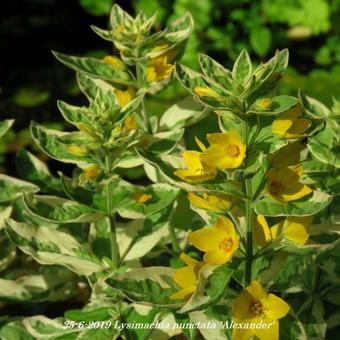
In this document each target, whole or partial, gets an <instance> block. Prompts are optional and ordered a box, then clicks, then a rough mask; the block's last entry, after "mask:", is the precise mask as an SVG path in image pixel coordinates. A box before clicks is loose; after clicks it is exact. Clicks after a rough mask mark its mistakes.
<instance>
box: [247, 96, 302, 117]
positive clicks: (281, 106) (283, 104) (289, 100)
mask: <svg viewBox="0 0 340 340" xmlns="http://www.w3.org/2000/svg"><path fill="white" fill-rule="evenodd" d="M271 101H272V104H271V106H270V108H269V109H267V110H266V109H264V108H261V107H260V106H258V104H257V103H256V102H255V103H254V104H253V105H252V106H251V107H250V109H249V111H247V114H248V115H261V116H278V115H279V114H280V113H283V112H285V111H287V110H288V109H290V108H292V107H293V106H295V105H296V104H297V103H298V102H299V101H298V99H297V98H294V97H291V96H277V97H274V98H271Z"/></svg>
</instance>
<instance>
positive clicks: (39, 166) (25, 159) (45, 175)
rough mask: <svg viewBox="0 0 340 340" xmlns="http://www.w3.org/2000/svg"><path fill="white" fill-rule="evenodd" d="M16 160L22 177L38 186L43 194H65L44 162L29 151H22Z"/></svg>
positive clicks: (58, 181)
mask: <svg viewBox="0 0 340 340" xmlns="http://www.w3.org/2000/svg"><path fill="white" fill-rule="evenodd" d="M15 160H16V168H17V171H18V173H19V175H20V177H22V178H23V179H25V180H27V181H30V182H32V183H34V184H36V185H38V186H39V187H40V190H41V191H42V192H43V193H48V194H54V195H63V194H64V192H63V190H62V187H61V184H60V180H59V179H58V178H56V177H54V176H53V175H52V174H51V172H50V170H49V169H48V167H47V165H46V164H45V163H44V162H42V161H41V160H40V159H39V158H37V157H35V156H34V155H33V154H31V153H30V152H29V151H27V150H25V149H20V150H19V151H18V152H17V154H16V159H15Z"/></svg>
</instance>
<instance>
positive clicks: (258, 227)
mask: <svg viewBox="0 0 340 340" xmlns="http://www.w3.org/2000/svg"><path fill="white" fill-rule="evenodd" d="M253 228H254V229H253V231H254V239H255V242H256V243H257V244H258V245H259V246H260V247H264V246H265V245H267V244H268V243H269V242H271V241H272V240H273V236H272V233H271V231H270V228H269V225H268V223H267V221H266V219H265V218H264V216H263V215H257V216H256V220H255V223H254V226H253Z"/></svg>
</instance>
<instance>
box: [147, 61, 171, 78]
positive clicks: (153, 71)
mask: <svg viewBox="0 0 340 340" xmlns="http://www.w3.org/2000/svg"><path fill="white" fill-rule="evenodd" d="M173 67H174V65H172V64H168V57H167V56H166V55H164V56H162V57H159V58H156V59H153V60H152V61H151V63H150V66H148V67H147V68H146V77H147V79H148V80H149V81H150V82H154V81H161V80H164V79H167V78H168V77H169V76H170V74H171V72H172V69H173Z"/></svg>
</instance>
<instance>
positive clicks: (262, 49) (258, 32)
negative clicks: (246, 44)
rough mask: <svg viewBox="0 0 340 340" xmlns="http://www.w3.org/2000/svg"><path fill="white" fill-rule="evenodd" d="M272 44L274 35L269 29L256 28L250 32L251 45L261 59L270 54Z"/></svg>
mask: <svg viewBox="0 0 340 340" xmlns="http://www.w3.org/2000/svg"><path fill="white" fill-rule="evenodd" d="M271 43H272V35H271V32H270V30H269V29H268V28H267V27H256V28H253V29H252V30H251V31H250V45H251V47H252V48H253V50H254V51H255V53H256V54H257V55H259V56H260V57H263V56H265V55H266V54H267V53H268V51H269V49H270V46H271Z"/></svg>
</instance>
